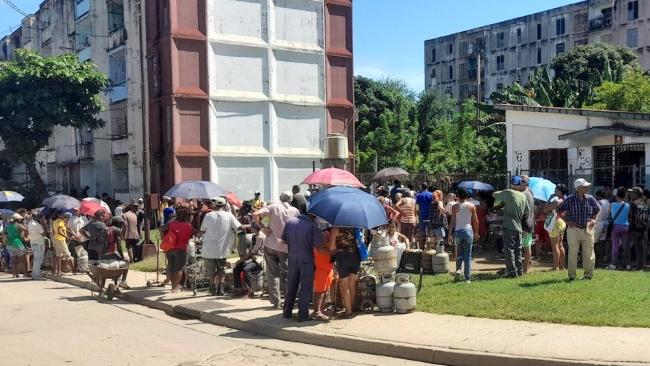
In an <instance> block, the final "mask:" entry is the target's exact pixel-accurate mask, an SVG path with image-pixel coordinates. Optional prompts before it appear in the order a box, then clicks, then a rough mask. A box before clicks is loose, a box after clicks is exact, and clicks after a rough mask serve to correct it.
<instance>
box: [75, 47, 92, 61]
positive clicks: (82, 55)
mask: <svg viewBox="0 0 650 366" xmlns="http://www.w3.org/2000/svg"><path fill="white" fill-rule="evenodd" d="M77 56H78V57H79V61H81V62H84V61H88V60H90V59H91V57H92V49H91V47H90V46H88V47H86V48H84V49H82V50H81V51H79V53H77Z"/></svg>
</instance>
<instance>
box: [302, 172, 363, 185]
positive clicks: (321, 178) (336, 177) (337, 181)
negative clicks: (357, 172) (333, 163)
mask: <svg viewBox="0 0 650 366" xmlns="http://www.w3.org/2000/svg"><path fill="white" fill-rule="evenodd" d="M302 183H303V184H309V185H315V184H322V185H328V186H346V187H354V188H365V186H364V185H363V184H362V183H361V182H359V180H358V179H357V177H355V176H354V174H352V173H350V172H348V171H347V170H343V169H337V168H327V169H322V170H319V171H317V172H314V173H311V174H310V175H309V176H308V177H307V178H305V180H303V181H302Z"/></svg>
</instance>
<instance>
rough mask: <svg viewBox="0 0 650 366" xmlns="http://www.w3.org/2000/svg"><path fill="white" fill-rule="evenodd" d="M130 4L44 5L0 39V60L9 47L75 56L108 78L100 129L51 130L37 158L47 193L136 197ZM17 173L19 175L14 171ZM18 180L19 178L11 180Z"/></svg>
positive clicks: (79, 1) (83, 0)
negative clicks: (85, 189)
mask: <svg viewBox="0 0 650 366" xmlns="http://www.w3.org/2000/svg"><path fill="white" fill-rule="evenodd" d="M137 6H138V1H137V0H46V1H44V2H43V3H41V5H40V7H39V10H38V11H37V12H35V13H34V14H33V15H29V16H27V17H26V18H25V19H24V20H23V22H22V26H21V28H20V29H18V30H16V31H15V32H13V33H12V34H11V35H9V36H6V37H4V38H3V40H2V53H1V54H0V57H1V58H3V59H10V58H11V57H12V56H13V53H14V52H15V49H17V48H26V49H32V50H35V51H37V52H39V53H40V54H42V55H44V56H55V55H61V54H66V53H76V54H77V55H78V57H79V59H80V60H81V61H92V62H93V63H95V64H96V65H97V68H98V69H99V70H100V71H101V72H104V73H105V74H107V75H108V76H109V80H110V81H109V83H110V85H109V87H108V89H107V90H106V91H105V93H104V95H103V96H102V97H103V99H104V105H105V107H106V108H105V111H103V112H101V113H100V115H99V117H100V118H101V119H102V120H104V121H105V122H106V124H105V126H104V127H103V128H100V129H97V130H94V131H91V130H84V129H74V128H71V127H67V128H63V127H60V128H55V129H54V131H53V133H52V137H51V138H50V143H49V144H48V146H47V148H46V149H45V151H43V152H41V153H40V154H39V156H38V157H37V160H38V162H39V164H38V166H39V167H40V174H41V177H42V178H43V180H44V181H45V183H46V184H47V186H48V190H49V191H51V192H62V193H66V194H75V192H77V193H80V192H81V191H82V190H83V188H84V187H85V186H88V187H89V188H90V189H89V194H90V195H96V194H97V195H101V194H102V193H104V192H106V193H108V194H109V195H112V196H113V197H115V199H120V200H122V201H127V200H129V199H132V198H136V197H138V196H140V195H142V182H143V180H142V143H141V141H142V128H141V126H142V113H141V111H142V110H141V108H142V96H141V94H142V93H141V91H140V85H141V80H142V78H141V71H140V70H141V68H140V61H139V60H140V52H139V38H138V37H139V32H138V27H139V24H138V22H139V19H138V8H137ZM17 174H18V175H21V174H24V173H22V172H21V170H20V169H17ZM17 178H19V177H17Z"/></svg>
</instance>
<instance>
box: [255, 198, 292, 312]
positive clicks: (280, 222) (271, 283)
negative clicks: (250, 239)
mask: <svg viewBox="0 0 650 366" xmlns="http://www.w3.org/2000/svg"><path fill="white" fill-rule="evenodd" d="M292 200H293V192H291V191H284V192H282V194H280V203H273V204H270V205H268V206H266V207H263V208H262V209H260V210H257V211H255V212H254V213H253V219H254V220H255V222H256V223H257V224H258V226H259V227H260V228H262V232H263V233H264V234H265V235H266V238H265V239H264V261H265V264H266V280H267V285H268V290H269V301H271V304H272V305H273V307H274V308H276V309H279V308H280V291H282V292H284V290H285V287H286V284H287V275H288V272H287V270H288V265H289V254H288V252H289V250H288V247H287V244H286V243H285V242H284V241H283V240H282V233H283V232H284V226H285V225H286V223H287V221H289V219H290V218H292V217H298V215H300V211H298V209H297V208H295V207H293V206H291V201H292ZM267 217H268V224H266V225H265V224H264V223H263V219H265V218H267Z"/></svg>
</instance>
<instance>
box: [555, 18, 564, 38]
mask: <svg viewBox="0 0 650 366" xmlns="http://www.w3.org/2000/svg"><path fill="white" fill-rule="evenodd" d="M565 33H566V19H564V18H559V19H556V20H555V35H557V36H561V35H564V34H565Z"/></svg>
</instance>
